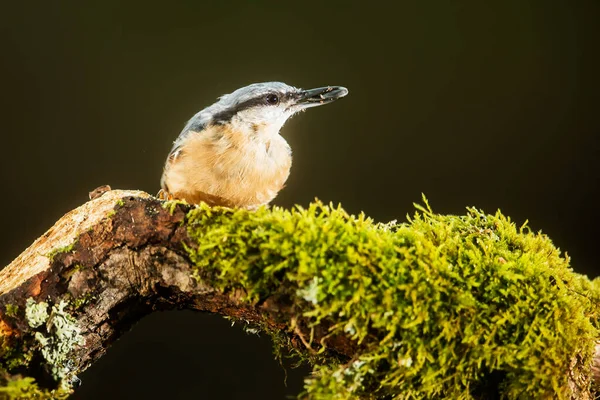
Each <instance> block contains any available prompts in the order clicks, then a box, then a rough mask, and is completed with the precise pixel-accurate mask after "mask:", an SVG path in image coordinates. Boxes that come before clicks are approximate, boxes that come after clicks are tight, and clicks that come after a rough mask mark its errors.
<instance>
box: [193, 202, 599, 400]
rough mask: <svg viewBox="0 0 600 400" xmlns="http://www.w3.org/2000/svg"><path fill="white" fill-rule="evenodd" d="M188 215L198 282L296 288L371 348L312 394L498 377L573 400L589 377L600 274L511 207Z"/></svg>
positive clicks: (414, 389)
mask: <svg viewBox="0 0 600 400" xmlns="http://www.w3.org/2000/svg"><path fill="white" fill-rule="evenodd" d="M187 219H188V223H189V225H188V226H189V234H190V236H191V237H192V238H193V239H195V241H196V242H197V246H194V247H191V248H188V252H189V255H190V257H191V259H192V260H193V262H194V263H195V265H196V270H195V276H196V277H197V279H200V280H205V281H208V282H210V283H211V284H213V285H215V286H216V287H218V288H220V289H221V290H223V291H232V290H236V289H241V290H242V291H243V292H245V293H247V296H246V298H245V300H246V301H248V302H252V303H255V302H257V301H258V300H259V299H262V298H265V297H266V296H269V295H270V294H273V293H274V292H276V291H278V290H279V291H280V290H282V289H281V288H289V292H288V293H287V294H288V295H290V296H291V297H292V299H293V301H294V307H297V309H298V310H301V312H302V313H303V315H304V317H305V318H307V319H308V320H309V322H310V324H311V326H312V327H313V328H317V327H318V326H319V325H320V324H321V323H322V322H323V321H328V322H329V323H332V325H331V326H330V327H329V328H328V329H329V333H330V334H340V335H346V336H350V337H352V338H353V339H354V340H356V341H357V342H358V343H360V344H361V346H360V349H361V350H360V351H359V353H358V354H356V356H355V357H354V358H353V359H352V360H349V361H348V362H347V363H344V364H340V363H331V362H330V363H325V362H317V363H316V364H315V369H314V374H313V375H311V377H310V378H309V379H307V380H306V394H308V395H309V396H310V397H311V398H315V399H350V398H357V397H359V396H364V397H367V398H384V397H386V396H392V397H393V398H395V399H437V398H452V399H472V398H476V393H477V392H478V391H480V390H482V388H483V387H484V386H485V385H489V384H490V383H489V382H490V381H491V380H494V381H498V382H499V384H498V387H497V388H496V389H495V390H497V391H498V392H499V393H500V394H501V396H502V397H503V398H507V399H520V398H553V397H556V398H560V399H568V398H570V394H571V391H570V390H571V389H570V387H569V384H568V381H567V380H568V379H569V374H568V373H566V371H569V370H572V369H574V375H575V376H577V375H580V376H584V377H585V376H588V375H589V367H590V363H591V357H592V351H593V346H594V341H595V339H596V338H597V337H598V318H599V315H598V312H599V311H598V310H600V307H598V304H599V298H600V283H599V282H598V280H596V281H591V282H590V281H589V280H588V279H587V278H585V277H583V276H581V275H578V274H576V273H574V272H573V271H572V270H571V268H570V267H569V259H568V257H567V256H566V255H564V256H563V255H561V253H560V251H559V250H558V249H557V248H556V247H554V246H553V244H552V242H551V241H550V239H549V238H548V237H546V236H545V235H542V234H540V233H535V232H531V231H530V230H529V228H528V227H527V226H522V227H517V226H516V225H515V224H514V223H513V222H511V220H510V219H509V218H507V217H505V216H504V215H502V214H501V213H500V212H497V213H496V214H493V215H489V214H485V213H483V212H481V211H479V210H477V209H474V208H469V209H467V213H466V215H464V216H453V215H438V214H435V213H433V212H432V211H431V209H430V208H429V207H428V206H427V205H426V207H421V206H418V212H417V213H416V214H415V215H414V217H412V218H411V219H409V220H408V222H406V223H401V224H396V223H390V224H377V223H374V222H373V221H372V220H370V219H369V218H366V217H365V216H364V215H363V214H361V215H359V216H351V215H348V214H347V213H346V212H345V211H344V210H343V209H341V208H340V207H337V208H334V207H331V206H325V205H323V204H321V203H314V204H311V205H310V207H309V208H308V209H303V208H297V209H295V210H291V211H289V210H283V209H280V208H272V209H270V210H269V209H264V208H262V209H259V210H258V211H256V212H249V211H244V210H230V209H224V208H223V209H221V208H209V207H207V206H199V207H198V208H195V209H193V210H191V211H190V212H189V214H188V216H187ZM328 326H329V325H328ZM278 343H279V344H280V345H282V346H284V345H285V340H281V339H280V340H278ZM492 374H493V379H492ZM584 384H585V383H584ZM488 390H489V388H488Z"/></svg>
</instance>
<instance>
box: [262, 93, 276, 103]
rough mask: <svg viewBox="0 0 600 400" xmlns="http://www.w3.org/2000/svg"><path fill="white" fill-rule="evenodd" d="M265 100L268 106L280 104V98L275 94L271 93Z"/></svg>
mask: <svg viewBox="0 0 600 400" xmlns="http://www.w3.org/2000/svg"><path fill="white" fill-rule="evenodd" d="M265 100H266V101H267V104H269V105H272V106H274V105H276V104H278V103H279V96H277V95H276V94H274V93H270V94H268V95H267V97H266V98H265Z"/></svg>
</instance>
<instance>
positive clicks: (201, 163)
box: [161, 82, 348, 209]
mask: <svg viewBox="0 0 600 400" xmlns="http://www.w3.org/2000/svg"><path fill="white" fill-rule="evenodd" d="M346 94H348V90H347V89H346V88H344V87H341V86H327V87H322V88H317V89H309V90H303V89H298V88H295V87H293V86H289V85H286V84H285V83H282V82H265V83H255V84H252V85H249V86H245V87H243V88H240V89H238V90H236V91H234V92H233V93H230V94H226V95H224V96H221V97H220V98H219V100H218V101H217V102H216V103H214V104H213V105H211V106H209V107H207V108H205V109H203V110H202V111H200V112H198V113H197V114H196V115H194V116H193V117H192V118H191V119H190V120H189V121H188V123H187V124H186V125H185V127H184V129H183V131H182V132H181V134H180V135H179V137H178V138H177V140H175V142H174V145H173V149H172V150H171V152H170V154H169V157H168V158H167V162H166V164H165V168H164V172H163V176H162V180H161V186H162V190H161V197H162V198H176V199H182V200H186V201H187V202H189V203H195V204H197V203H200V202H206V203H208V204H211V205H221V206H227V207H241V208H247V209H255V208H257V207H259V206H261V205H263V204H268V203H269V202H270V201H271V200H273V198H275V196H276V195H277V193H278V192H279V190H281V188H282V187H283V185H284V184H285V181H286V180H287V177H288V175H289V170H290V167H291V162H292V157H291V150H290V147H289V145H288V144H287V142H286V141H285V139H284V138H283V137H282V136H281V135H280V134H279V131H280V129H281V128H282V127H283V125H284V124H285V122H286V121H287V119H288V118H290V117H291V116H292V115H294V114H295V113H297V112H299V111H302V110H305V109H306V108H309V107H314V106H318V105H322V104H327V103H330V102H332V101H335V100H337V99H339V98H341V97H344V96H345V95H346Z"/></svg>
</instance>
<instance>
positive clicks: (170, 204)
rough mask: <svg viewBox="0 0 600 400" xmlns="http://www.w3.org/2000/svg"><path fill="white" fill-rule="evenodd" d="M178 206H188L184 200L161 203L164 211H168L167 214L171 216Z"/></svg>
mask: <svg viewBox="0 0 600 400" xmlns="http://www.w3.org/2000/svg"><path fill="white" fill-rule="evenodd" d="M178 205H188V203H187V202H186V201H184V200H167V201H165V202H163V203H162V206H163V208H164V209H165V210H169V214H171V215H173V213H174V212H175V209H176V208H177V206H178Z"/></svg>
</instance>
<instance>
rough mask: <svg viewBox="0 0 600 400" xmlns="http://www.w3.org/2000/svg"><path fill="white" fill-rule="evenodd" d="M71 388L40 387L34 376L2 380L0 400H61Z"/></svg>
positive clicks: (68, 393)
mask: <svg viewBox="0 0 600 400" xmlns="http://www.w3.org/2000/svg"><path fill="white" fill-rule="evenodd" d="M71 393H72V391H71V390H65V389H55V390H46V389H40V388H39V387H38V385H37V383H36V382H35V380H34V379H33V378H19V379H12V380H8V381H7V382H5V383H2V382H0V400H13V399H15V400H16V399H19V400H28V399H31V400H33V399H35V400H55V399H56V400H60V399H66V398H67V397H68V396H69V395H70V394H71Z"/></svg>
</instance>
